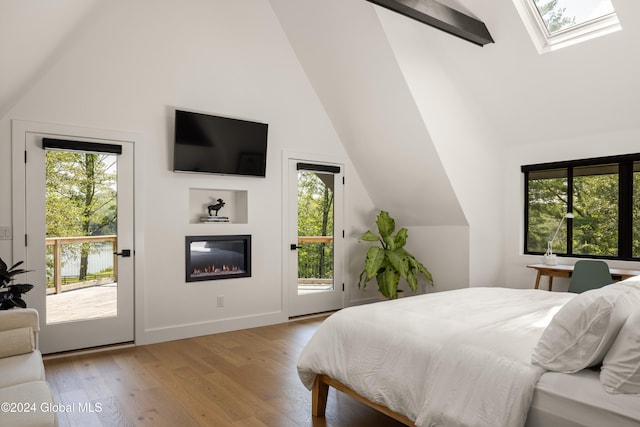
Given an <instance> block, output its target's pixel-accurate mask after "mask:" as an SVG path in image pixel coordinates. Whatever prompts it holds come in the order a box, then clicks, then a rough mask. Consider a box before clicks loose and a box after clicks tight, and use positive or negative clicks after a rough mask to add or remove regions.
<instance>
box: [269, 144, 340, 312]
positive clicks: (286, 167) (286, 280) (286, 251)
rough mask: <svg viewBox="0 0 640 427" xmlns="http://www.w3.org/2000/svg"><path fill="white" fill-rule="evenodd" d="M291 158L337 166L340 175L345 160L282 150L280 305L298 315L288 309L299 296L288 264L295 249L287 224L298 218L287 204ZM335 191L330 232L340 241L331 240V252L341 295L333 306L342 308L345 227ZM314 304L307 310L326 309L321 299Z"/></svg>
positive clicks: (289, 224) (291, 185) (289, 194)
mask: <svg viewBox="0 0 640 427" xmlns="http://www.w3.org/2000/svg"><path fill="white" fill-rule="evenodd" d="M291 161H296V162H303V163H312V164H314V163H315V164H325V165H333V166H340V168H341V175H342V176H344V174H345V170H344V168H345V163H346V162H345V161H344V159H339V158H335V157H330V156H325V155H316V154H310V153H295V152H289V151H283V152H282V203H283V208H282V212H283V215H282V221H283V222H282V230H283V232H282V235H283V242H282V248H283V254H282V266H283V267H282V277H283V286H282V288H283V289H282V292H283V307H284V309H285V312H286V313H287V317H292V316H296V315H301V313H297V312H294V311H293V310H292V303H293V298H300V297H299V296H297V287H296V289H295V290H294V289H293V287H292V284H291V280H293V279H292V277H291V273H290V271H291V268H292V267H291V264H292V263H293V262H294V261H293V258H295V263H297V255H296V256H295V257H294V256H293V255H295V251H292V250H291V248H290V246H291V243H293V242H292V241H291V233H292V231H291V224H292V223H293V222H294V221H295V223H296V224H297V221H298V219H297V215H296V218H292V217H291V216H292V215H293V212H294V209H293V206H291V203H292V201H291V193H292V190H291V189H292V187H293V185H294V183H293V182H291V180H292V176H291V173H290V162H291ZM338 185H340V186H342V183H341V182H340V183H338V182H336V187H337V186H338ZM295 187H296V188H297V178H296V182H295ZM342 187H343V186H342ZM336 194H341V197H340V198H341V200H339V201H338V200H337V198H336V201H335V202H334V209H335V211H334V217H335V221H336V223H335V229H334V235H335V238H336V239H338V238H340V239H341V241H339V242H335V243H334V249H337V250H335V253H334V286H335V289H336V290H338V291H339V292H340V295H341V304H340V307H336V308H343V307H344V306H345V302H346V298H345V295H346V292H345V289H344V288H343V284H344V280H345V271H344V265H345V263H344V258H345V249H346V244H345V239H344V238H343V230H344V228H345V227H346V225H345V219H344V218H345V215H344V204H345V200H344V188H341V191H336ZM338 202H339V203H338ZM296 211H297V209H296ZM305 306H309V304H305ZM318 307H319V308H318V309H317V310H311V311H310V312H309V313H308V314H311V313H314V312H322V311H326V310H327V309H326V308H324V305H323V303H322V302H320V304H319V306H318ZM333 309H335V308H330V310H333Z"/></svg>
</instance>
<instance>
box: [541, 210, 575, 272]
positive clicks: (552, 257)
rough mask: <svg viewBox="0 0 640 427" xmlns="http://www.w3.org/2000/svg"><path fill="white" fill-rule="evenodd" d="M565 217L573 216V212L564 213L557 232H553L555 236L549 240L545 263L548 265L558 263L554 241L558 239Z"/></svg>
mask: <svg viewBox="0 0 640 427" xmlns="http://www.w3.org/2000/svg"><path fill="white" fill-rule="evenodd" d="M565 218H573V214H572V213H570V212H567V213H566V214H564V216H563V217H562V219H561V220H560V224H558V228H556V232H555V233H554V234H553V237H552V238H551V240H549V241H548V242H547V252H545V253H544V263H545V264H547V265H556V264H557V263H558V260H557V258H556V254H554V253H553V242H554V241H555V240H556V237H558V232H559V231H560V227H562V223H563V222H564V219H565Z"/></svg>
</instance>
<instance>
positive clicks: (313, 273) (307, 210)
mask: <svg viewBox="0 0 640 427" xmlns="http://www.w3.org/2000/svg"><path fill="white" fill-rule="evenodd" d="M333 179H334V177H333V175H332V174H322V173H320V172H309V171H300V172H299V173H298V213H299V214H298V235H299V236H333V231H334V230H333V202H334V194H333V193H334V192H333ZM301 246H302V247H301V248H300V249H299V257H298V271H299V275H301V276H302V277H315V278H331V277H333V243H325V242H321V243H313V244H303V245H301ZM314 267H316V268H314Z"/></svg>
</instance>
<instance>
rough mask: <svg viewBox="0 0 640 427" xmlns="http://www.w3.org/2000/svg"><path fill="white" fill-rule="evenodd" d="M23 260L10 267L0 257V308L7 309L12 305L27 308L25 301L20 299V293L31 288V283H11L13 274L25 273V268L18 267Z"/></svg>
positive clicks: (12, 306)
mask: <svg viewBox="0 0 640 427" xmlns="http://www.w3.org/2000/svg"><path fill="white" fill-rule="evenodd" d="M22 263H23V261H20V262H17V263H16V264H14V265H13V266H12V267H11V268H7V264H6V263H5V262H4V261H3V260H2V258H0V310H9V309H11V308H14V307H22V308H27V303H26V302H25V301H24V300H23V299H22V294H25V293H27V292H29V291H30V290H31V289H33V285H29V284H26V283H18V284H13V280H14V276H15V275H17V274H22V273H26V272H27V270H24V269H22V268H18V266H20V265H21V264H22Z"/></svg>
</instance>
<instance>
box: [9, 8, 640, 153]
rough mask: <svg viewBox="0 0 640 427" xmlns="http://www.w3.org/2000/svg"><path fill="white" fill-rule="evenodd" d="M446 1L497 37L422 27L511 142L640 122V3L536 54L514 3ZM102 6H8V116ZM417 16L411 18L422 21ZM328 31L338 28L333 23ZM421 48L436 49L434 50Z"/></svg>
mask: <svg viewBox="0 0 640 427" xmlns="http://www.w3.org/2000/svg"><path fill="white" fill-rule="evenodd" d="M350 1H354V0H349V1H346V2H345V3H349V2H350ZM355 1H360V0H355ZM361 1H362V2H365V0H361ZM290 2H291V3H294V4H295V3H297V2H295V1H292V0H291V1H290ZM440 2H441V3H443V4H445V5H447V6H450V7H452V8H454V9H457V10H459V11H461V12H464V13H467V14H469V15H470V16H474V17H476V18H478V19H479V20H481V21H483V22H484V23H485V24H486V25H487V27H488V29H489V31H490V32H491V35H492V36H493V38H494V39H495V41H496V43H495V44H493V45H487V46H485V47H484V48H480V47H477V46H474V45H471V44H469V43H466V42H464V41H462V40H459V39H457V38H455V37H452V36H450V35H448V34H445V33H442V32H440V31H438V30H435V29H432V28H429V27H427V26H424V25H422V26H421V27H420V28H419V29H418V30H416V31H418V32H420V33H421V34H422V35H423V36H424V37H425V38H427V39H428V40H429V41H430V45H432V46H435V47H436V48H438V49H439V51H440V52H439V55H440V60H441V61H444V62H446V64H447V66H448V68H449V69H450V73H451V78H452V79H455V80H456V82H457V83H458V84H459V85H460V87H464V91H465V93H467V94H468V96H469V97H470V98H472V99H473V100H474V102H477V103H478V104H479V105H481V106H482V111H479V112H478V113H479V114H482V115H483V116H485V118H486V120H488V121H490V122H491V123H493V124H494V126H495V127H496V128H498V129H499V131H500V133H501V134H502V135H503V137H504V143H505V144H517V143H529V142H536V141H540V140H555V139H561V138H568V137H574V136H579V135H582V134H589V133H600V132H608V131H612V130H620V129H630V128H639V127H640V115H639V114H637V108H638V98H639V97H640V79H639V78H638V77H637V76H638V75H640V55H638V52H640V2H638V1H631V0H612V2H613V5H614V7H615V8H616V11H617V13H618V17H619V19H620V22H621V24H622V27H623V30H622V31H620V32H617V33H614V34H610V35H607V36H605V37H602V38H599V39H595V40H591V41H589V42H587V43H583V44H580V45H576V46H572V47H568V48H565V49H561V50H559V51H556V52H552V53H548V54H544V55H539V54H538V53H537V51H536V49H535V47H534V46H533V43H532V42H531V40H530V39H529V37H528V35H527V33H526V31H525V29H524V26H523V24H522V22H521V21H520V18H519V16H518V14H517V12H516V10H515V7H514V6H513V3H512V0H495V1H476V0H440ZM100 3H101V2H100V1H99V0H55V1H41V0H3V1H2V2H1V3H0V55H1V57H2V63H3V67H2V72H1V75H2V80H1V83H0V116H3V115H4V114H5V113H6V112H7V111H8V109H9V108H10V107H11V106H12V105H13V103H14V102H15V101H16V100H17V99H19V98H20V97H21V96H22V95H23V94H24V92H25V91H27V90H28V88H29V84H30V82H32V81H33V80H34V79H36V78H37V77H38V75H39V73H42V71H43V69H44V68H45V67H46V64H47V62H48V61H51V60H52V58H54V57H55V56H56V55H58V54H61V53H63V52H64V46H65V42H66V41H67V40H69V39H70V38H71V37H73V34H74V32H75V31H76V29H77V28H78V26H80V25H83V23H86V22H87V21H90V19H89V17H90V16H91V15H92V14H93V13H99V9H100ZM280 3H287V1H286V0H281V1H280ZM317 3H320V4H322V3H323V2H317ZM369 7H371V8H373V7H377V6H373V5H369ZM344 13H346V12H344ZM345 18H348V19H349V20H351V22H352V23H353V24H354V28H355V25H357V23H358V21H359V17H358V16H346V17H345ZM410 21H411V20H409V19H407V22H408V24H407V25H414V24H413V23H409V22H410ZM324 31H326V34H327V35H329V34H331V33H332V28H331V27H327V28H325V29H324ZM415 54H416V55H424V54H432V50H431V48H429V49H427V47H425V50H424V51H418V52H415Z"/></svg>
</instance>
